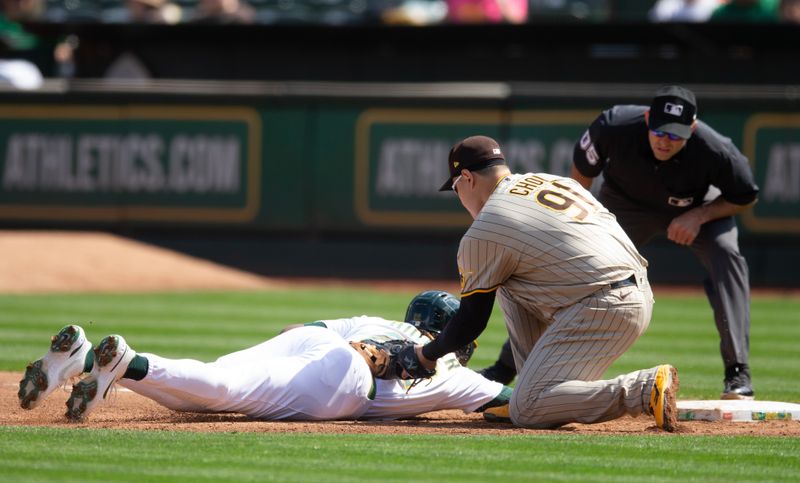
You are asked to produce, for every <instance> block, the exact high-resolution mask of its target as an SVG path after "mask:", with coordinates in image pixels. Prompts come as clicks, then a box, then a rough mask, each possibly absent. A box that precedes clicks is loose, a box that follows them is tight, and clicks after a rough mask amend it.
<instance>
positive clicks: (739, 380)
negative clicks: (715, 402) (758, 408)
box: [721, 364, 755, 399]
mask: <svg viewBox="0 0 800 483" xmlns="http://www.w3.org/2000/svg"><path fill="white" fill-rule="evenodd" d="M721 398H722V399H755V393H754V392H753V384H752V383H751V382H750V368H749V367H747V364H736V365H733V366H730V367H727V368H725V389H724V390H723V391H722V396H721Z"/></svg>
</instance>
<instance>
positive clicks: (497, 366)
mask: <svg viewBox="0 0 800 483" xmlns="http://www.w3.org/2000/svg"><path fill="white" fill-rule="evenodd" d="M477 372H478V374H480V375H481V376H483V377H485V378H486V379H489V380H490V381H497V382H499V383H500V384H508V383H510V382H511V381H513V380H514V377H516V375H517V371H516V369H514V368H511V367H508V366H507V365H505V364H503V363H502V362H500V361H497V362H495V363H494V364H493V365H491V366H489V367H485V368H483V369H481V370H479V371H477Z"/></svg>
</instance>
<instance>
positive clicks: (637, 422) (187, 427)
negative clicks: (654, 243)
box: [0, 372, 800, 437]
mask: <svg viewBox="0 0 800 483" xmlns="http://www.w3.org/2000/svg"><path fill="white" fill-rule="evenodd" d="M21 377H22V374H21V373H10V372H0V387H2V391H0V426H12V425H13V426H48V427H69V428H109V429H133V430H143V431H197V432H237V433H243V432H248V433H347V434H368V433H378V434H446V435H470V436H472V435H520V434H557V433H561V434H652V435H662V436H668V435H669V433H664V432H663V431H659V430H658V429H657V428H656V427H655V424H654V423H653V419H652V418H649V417H644V416H642V417H638V418H629V417H625V418H622V419H618V420H616V421H610V422H607V423H600V424H591V425H590V424H569V425H567V426H564V427H562V428H559V429H557V430H532V429H521V428H516V427H514V426H512V425H510V424H501V423H489V422H486V421H484V420H483V418H482V417H481V415H480V414H474V413H472V414H466V413H464V412H462V411H457V410H454V411H436V412H432V413H428V414H424V415H422V416H418V417H415V418H411V419H404V420H400V421H330V422H296V421H295V422H293V421H255V420H252V419H249V418H247V417H245V416H242V415H238V414H196V413H179V412H175V411H172V410H169V409H166V408H164V407H162V406H159V405H158V404H156V403H154V402H153V401H151V400H149V399H147V398H145V397H142V396H139V395H138V394H135V393H133V392H130V391H128V390H125V389H119V390H117V391H116V393H115V394H113V395H112V397H111V399H110V401H109V402H108V403H107V404H105V405H103V406H100V407H98V408H97V409H96V410H95V411H93V412H92V414H90V415H89V417H88V418H87V420H86V421H84V422H81V423H71V422H68V421H67V420H66V419H65V418H64V412H65V410H66V407H65V406H64V403H65V402H66V400H67V398H68V397H69V387H66V388H63V389H58V390H56V391H55V392H53V393H52V394H51V395H50V396H49V397H48V399H47V400H46V401H45V402H44V403H43V404H42V405H41V406H40V407H38V408H36V409H33V410H24V409H21V408H20V407H19V404H18V402H17V394H16V393H17V388H18V382H19V379H20V378H21ZM677 434H692V435H746V436H791V437H800V423H799V422H797V421H760V422H754V423H712V422H687V423H683V424H681V426H680V431H679V432H678V433H677Z"/></svg>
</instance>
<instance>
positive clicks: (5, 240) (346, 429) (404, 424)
mask: <svg viewBox="0 0 800 483" xmlns="http://www.w3.org/2000/svg"><path fill="white" fill-rule="evenodd" d="M0 253H2V254H3V256H2V257H0V293H37V292H44V293H49V292H144V291H166V290H180V291H188V290H221V289H223V290H224V289H232V290H270V289H275V288H290V287H292V286H297V285H315V286H320V285H323V286H324V285H331V286H334V285H335V286H341V285H343V284H345V283H349V284H352V283H351V282H344V281H340V280H328V281H319V280H291V281H290V280H276V279H268V278H265V277H259V276H256V275H252V274H249V273H245V272H241V271H237V270H233V269H230V268H227V267H223V266H220V265H217V264H214V263H210V262H207V261H203V260H198V259H195V258H192V257H188V256H185V255H182V254H178V253H175V252H171V251H169V250H164V249H161V248H157V247H152V246H147V245H144V244H140V243H136V242H132V241H130V240H126V239H124V238H120V237H116V236H112V235H107V234H102V233H74V232H34V231H0ZM353 285H357V286H368V287H370V288H373V289H374V288H378V289H387V290H398V289H404V290H406V289H407V290H408V291H416V290H421V289H424V288H428V287H430V286H431V282H430V281H428V282H402V283H397V282H392V281H382V282H376V281H368V282H360V283H357V284H353ZM435 286H436V287H438V288H442V289H445V290H451V291H457V286H456V285H455V284H454V283H451V282H444V283H437V284H435ZM42 344H43V346H42V352H43V353H44V351H45V350H46V344H47V341H42ZM22 370H23V368H20V372H0V426H9V425H17V426H19V425H23V426H51V427H89V428H116V429H135V430H164V431H176V430H179V431H200V432H281V433H293V432H311V433H384V434H385V433H392V434H394V433H396V434H447V435H453V434H463V435H478V434H482V435H487V434H491V435H499V434H502V435H514V434H537V433H542V434H553V433H565V434H573V433H574V434H652V435H665V434H666V433H663V432H661V431H659V430H658V429H657V428H656V427H655V425H654V423H653V420H652V418H649V417H639V418H627V417H626V418H622V419H618V420H616V421H612V422H607V423H601V424H594V425H584V424H570V425H567V426H564V427H562V428H560V429H558V430H552V431H536V430H525V429H520V428H515V427H513V426H511V425H508V424H497V423H488V422H486V421H484V420H483V419H482V417H481V416H480V415H479V414H465V413H463V412H461V411H438V412H435V413H429V414H425V415H422V416H420V417H416V418H412V419H406V420H402V421H390V422H367V421H334V422H313V423H309V422H267V421H253V420H250V419H248V418H246V417H244V416H242V415H234V414H226V415H207V414H189V413H178V412H174V411H171V410H169V409H166V408H164V407H161V406H159V405H157V404H156V403H154V402H152V401H150V400H149V399H146V398H144V397H142V396H139V395H137V394H134V393H132V392H130V391H127V390H119V391H117V392H116V393H115V394H114V396H113V398H112V400H111V401H110V402H109V403H108V404H106V405H103V406H101V407H99V408H97V410H96V411H95V412H93V413H92V414H91V415H90V417H89V418H88V420H87V421H85V422H82V423H78V424H76V423H69V422H67V421H66V420H65V418H64V412H65V406H64V402H65V401H66V400H67V398H68V397H69V392H68V388H66V389H59V390H57V391H55V392H54V393H53V394H51V395H50V397H49V398H48V400H47V401H45V402H44V403H43V404H42V406H41V407H39V408H37V409H35V410H31V411H26V410H23V409H21V408H20V407H19V403H18V400H17V389H18V382H19V379H20V378H21V377H22V373H21V371H22ZM679 434H695V435H704V434H714V435H748V436H792V437H800V422H797V421H788V422H785V421H762V422H757V423H708V422H691V423H684V424H682V425H681V431H680V432H679Z"/></svg>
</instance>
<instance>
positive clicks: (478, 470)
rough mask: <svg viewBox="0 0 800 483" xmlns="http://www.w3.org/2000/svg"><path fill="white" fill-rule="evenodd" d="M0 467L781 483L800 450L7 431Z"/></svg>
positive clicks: (621, 440) (750, 445) (705, 443)
mask: <svg viewBox="0 0 800 483" xmlns="http://www.w3.org/2000/svg"><path fill="white" fill-rule="evenodd" d="M134 444H135V446H133V445H134ZM187 447H191V448H197V450H195V451H186V448H187ZM45 454H46V455H47V456H46V457H43V455H45ZM0 455H3V456H4V458H3V463H0V466H1V467H2V469H3V475H4V477H5V478H7V479H8V480H7V481H17V480H26V479H29V480H40V481H52V480H55V479H72V480H81V481H87V480H105V481H131V480H139V481H223V480H227V481H246V480H273V481H275V480H277V481H303V482H305V481H364V480H370V481H420V482H422V481H431V482H439V481H457V482H461V481H487V480H489V479H497V481H543V480H549V481H558V480H561V481H563V480H569V481H575V480H579V481H668V480H673V481H676V480H681V481H686V480H705V481H723V480H725V481H728V480H730V479H734V480H737V481H745V480H759V481H779V480H785V481H790V480H792V479H795V478H796V477H797V471H798V469H800V456H798V455H800V439H787V438H747V437H727V438H709V437H697V436H685V437H647V438H642V437H638V438H637V437H625V436H594V437H582V436H577V435H564V434H560V435H554V436H546V435H545V436H542V435H534V436H520V435H514V436H507V437H489V436H473V437H470V436H431V435H428V436H421V435H416V436H408V435H405V436H399V435H398V436H385V435H348V434H293V435H292V434H290V435H286V434H270V433H266V434H254V433H247V434H231V433H223V434H218V433H216V434H202V433H173V432H160V431H159V432H130V431H110V430H86V429H83V430H69V429H56V430H54V429H43V428H14V427H12V428H0ZM176 455H179V456H178V457H176ZM32 469H33V471H32ZM731 475H735V477H731Z"/></svg>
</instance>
